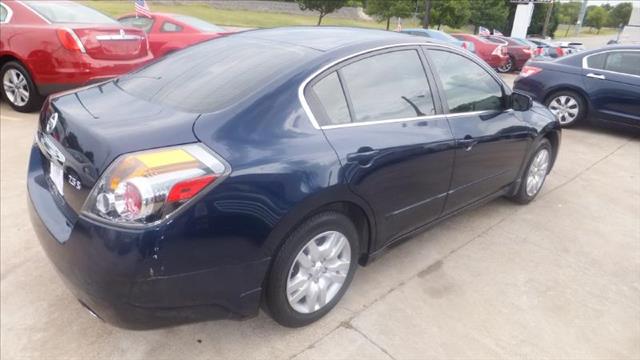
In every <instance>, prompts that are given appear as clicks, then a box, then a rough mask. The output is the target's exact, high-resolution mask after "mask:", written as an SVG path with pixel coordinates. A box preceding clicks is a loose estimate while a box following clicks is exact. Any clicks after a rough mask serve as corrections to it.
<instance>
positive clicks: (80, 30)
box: [72, 25, 149, 60]
mask: <svg viewBox="0 0 640 360" xmlns="http://www.w3.org/2000/svg"><path fill="white" fill-rule="evenodd" d="M72 30H73V32H75V33H76V35H77V36H78V38H79V39H80V42H82V45H83V46H84V48H85V49H86V51H87V54H88V55H89V56H91V57H92V58H94V59H99V60H132V59H139V58H143V57H145V56H147V53H148V50H149V49H148V44H147V36H146V34H145V33H144V31H142V30H141V29H137V28H125V27H121V26H118V25H103V26H75V27H72Z"/></svg>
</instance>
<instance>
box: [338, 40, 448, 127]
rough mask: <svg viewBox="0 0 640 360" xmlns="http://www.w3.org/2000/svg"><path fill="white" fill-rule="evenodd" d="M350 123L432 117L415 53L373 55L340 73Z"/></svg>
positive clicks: (418, 58)
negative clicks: (344, 89)
mask: <svg viewBox="0 0 640 360" xmlns="http://www.w3.org/2000/svg"><path fill="white" fill-rule="evenodd" d="M340 74H341V76H342V80H343V81H344V85H345V87H346V88H347V90H348V91H347V92H348V94H349V98H350V100H351V104H352V106H353V114H354V116H355V119H353V121H354V122H363V121H376V120H389V119H403V118H411V117H418V116H425V115H432V114H435V108H434V105H433V98H432V96H431V91H430V90H429V83H428V81H427V76H426V74H425V72H424V68H423V67H422V62H421V60H420V57H419V55H418V52H417V51H415V50H402V51H394V52H390V53H385V54H381V55H375V56H371V57H368V58H365V59H363V60H360V61H357V62H355V63H352V64H349V65H347V66H345V67H343V68H342V69H341V70H340Z"/></svg>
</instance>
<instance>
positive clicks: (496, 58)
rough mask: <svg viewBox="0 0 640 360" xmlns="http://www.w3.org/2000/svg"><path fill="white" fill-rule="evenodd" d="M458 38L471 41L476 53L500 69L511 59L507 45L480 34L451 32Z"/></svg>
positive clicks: (490, 64)
mask: <svg viewBox="0 0 640 360" xmlns="http://www.w3.org/2000/svg"><path fill="white" fill-rule="evenodd" d="M451 35H453V37H455V38H456V39H458V40H462V41H470V42H472V43H473V44H474V45H475V47H476V51H475V52H476V55H478V57H480V58H481V59H482V60H484V61H486V62H487V64H489V66H491V67H492V68H494V69H498V68H500V67H501V66H504V65H505V64H506V63H507V62H508V61H509V54H508V53H507V48H506V46H504V45H502V44H496V43H493V42H491V41H489V40H486V39H483V38H481V37H480V36H476V35H471V34H451Z"/></svg>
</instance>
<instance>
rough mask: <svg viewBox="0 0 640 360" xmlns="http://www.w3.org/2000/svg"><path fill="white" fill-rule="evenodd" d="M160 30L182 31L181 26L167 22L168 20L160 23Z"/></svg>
mask: <svg viewBox="0 0 640 360" xmlns="http://www.w3.org/2000/svg"><path fill="white" fill-rule="evenodd" d="M160 31H162V32H180V31H182V26H180V25H176V24H174V23H171V22H168V21H165V22H164V24H162V28H161V29H160Z"/></svg>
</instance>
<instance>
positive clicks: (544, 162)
mask: <svg viewBox="0 0 640 360" xmlns="http://www.w3.org/2000/svg"><path fill="white" fill-rule="evenodd" d="M552 158H553V148H552V147H551V143H550V142H549V140H547V139H542V141H540V144H538V147H537V148H536V151H534V152H533V154H532V155H531V158H529V160H528V162H527V167H526V169H525V170H524V172H523V173H522V177H521V178H520V187H519V188H518V192H517V193H515V194H514V195H513V196H511V197H510V199H511V200H513V201H515V202H517V203H520V204H528V203H530V202H531V201H533V199H535V198H536V196H538V194H539V193H540V190H541V189H542V186H543V185H544V181H545V180H546V178H547V175H548V174H549V169H551V159H552Z"/></svg>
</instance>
